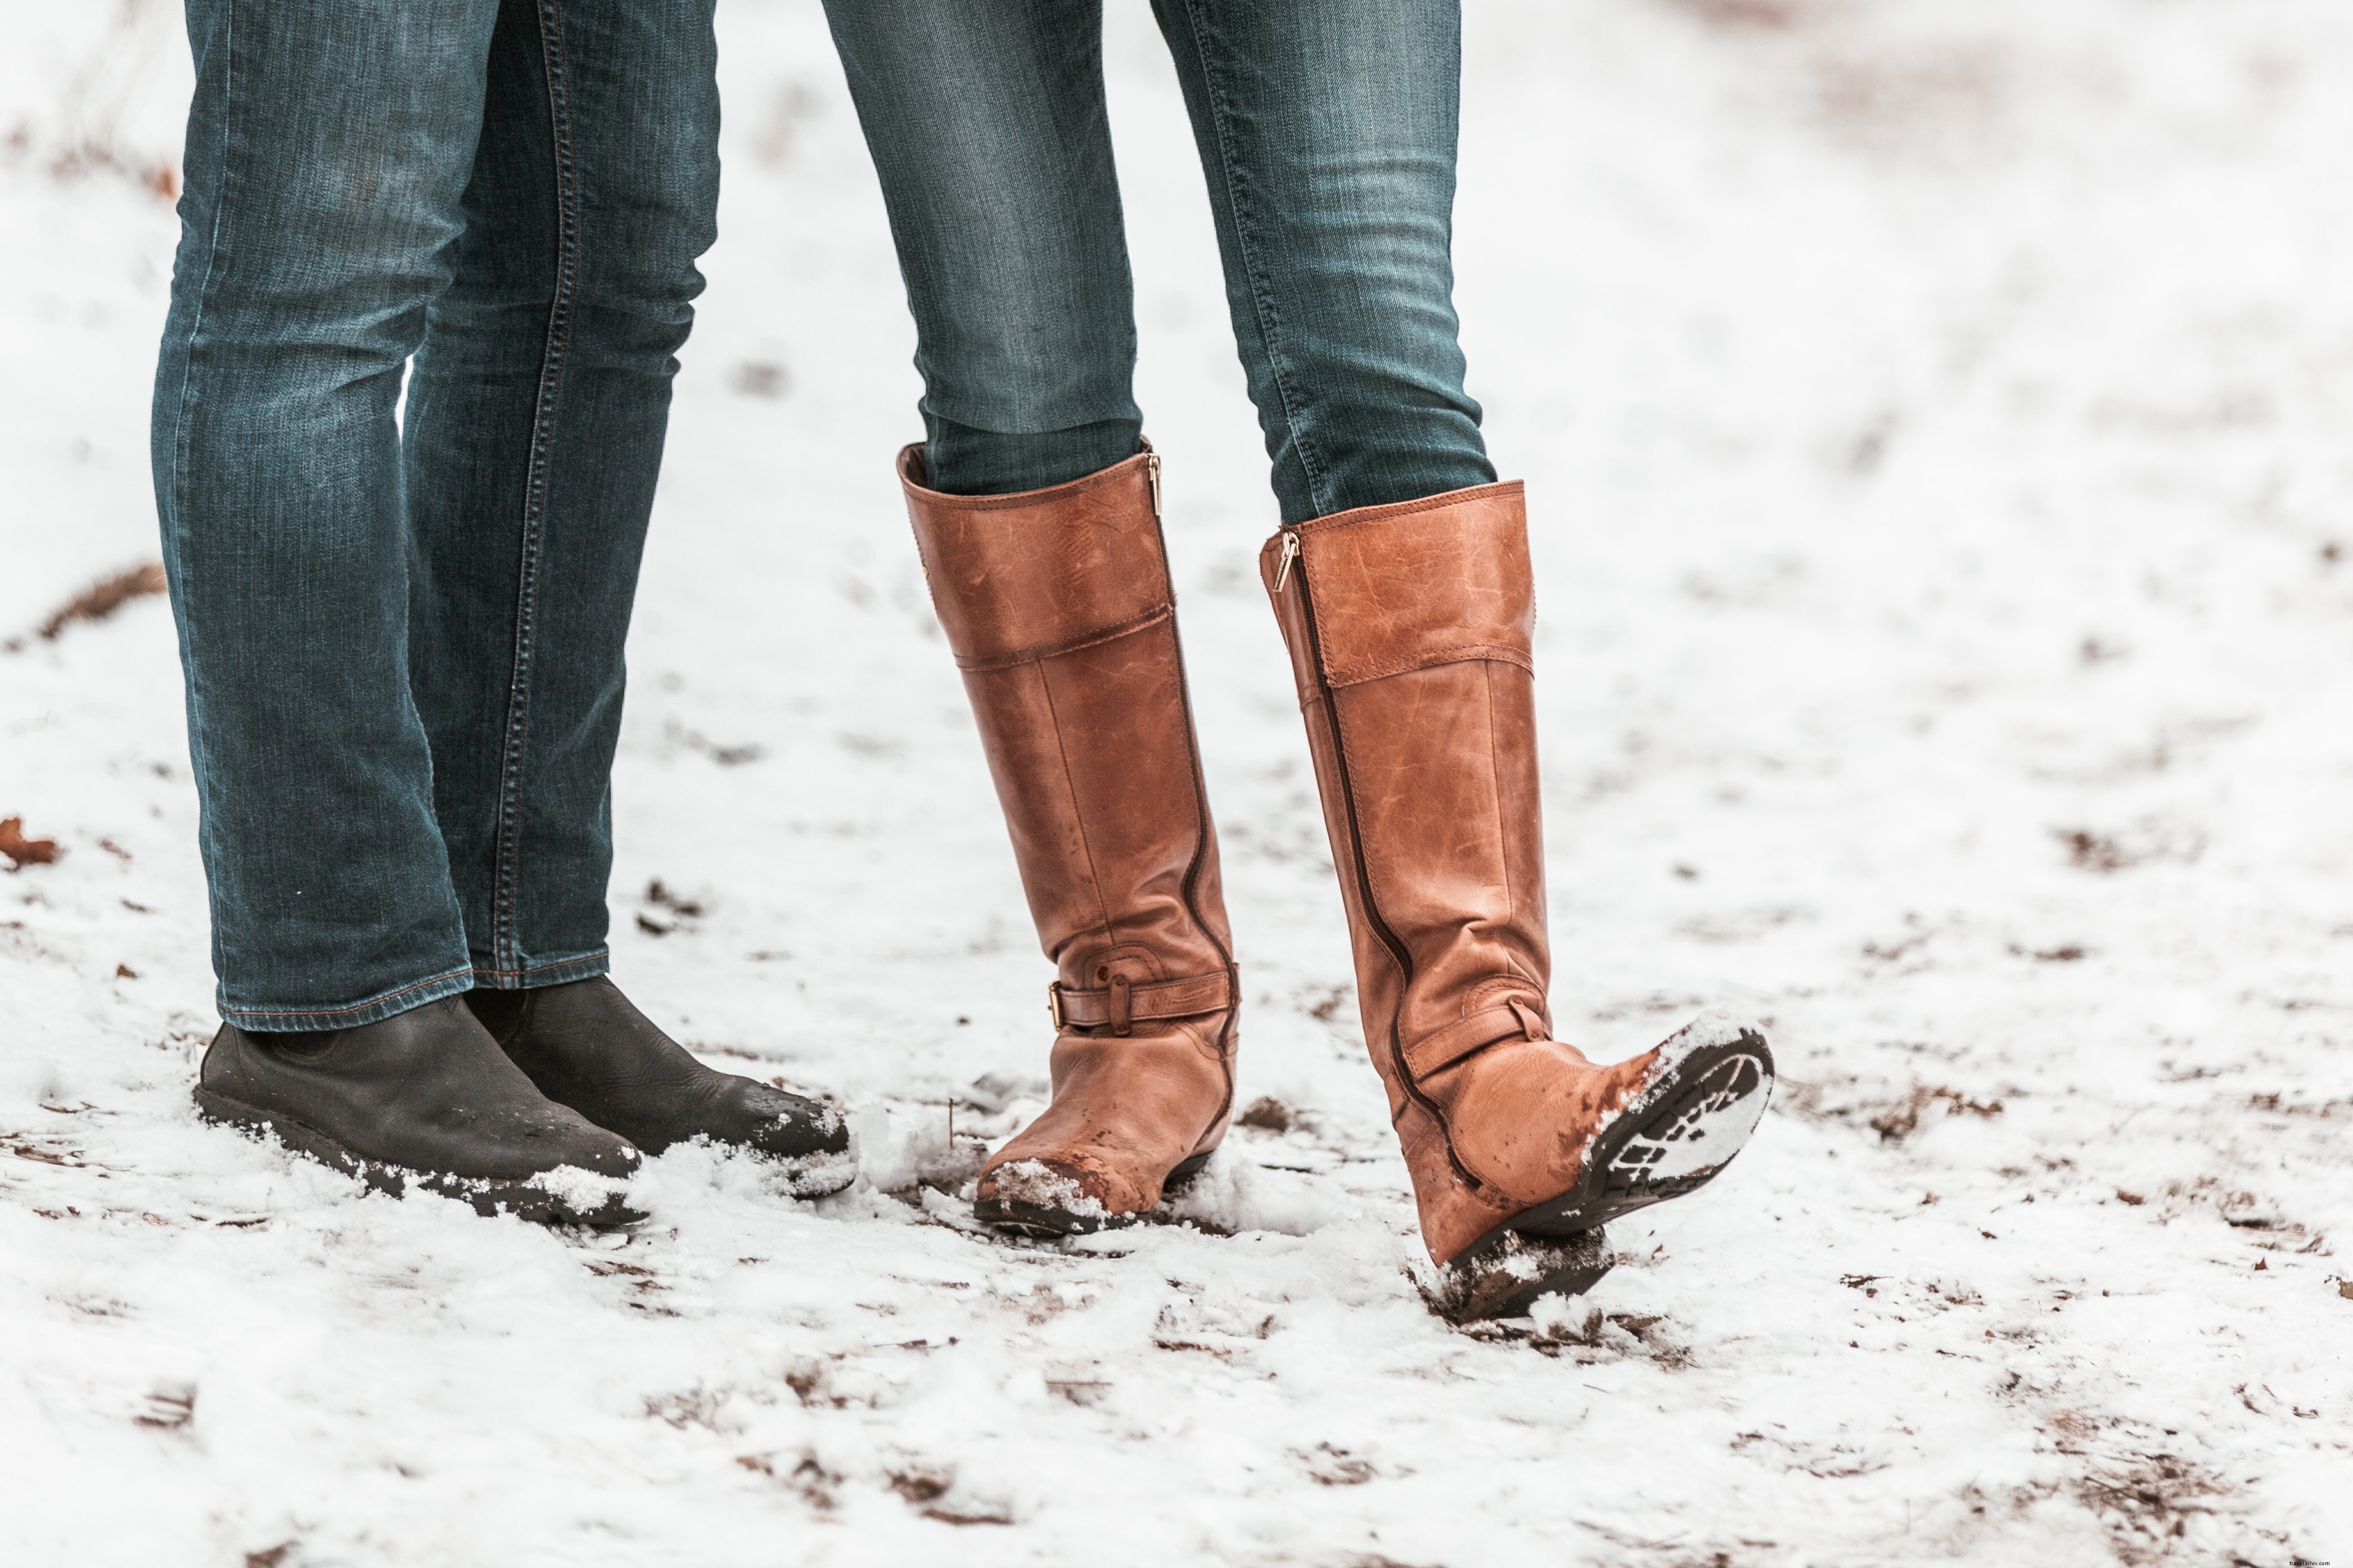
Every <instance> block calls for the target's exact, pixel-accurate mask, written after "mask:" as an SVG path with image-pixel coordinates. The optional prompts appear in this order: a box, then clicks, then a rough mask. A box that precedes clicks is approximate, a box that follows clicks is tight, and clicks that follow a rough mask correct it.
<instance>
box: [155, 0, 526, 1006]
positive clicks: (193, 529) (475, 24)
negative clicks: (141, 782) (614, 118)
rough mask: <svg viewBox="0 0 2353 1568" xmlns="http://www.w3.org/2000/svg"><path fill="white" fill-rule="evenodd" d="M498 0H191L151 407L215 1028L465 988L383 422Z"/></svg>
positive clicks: (462, 146) (472, 115)
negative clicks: (180, 167)
mask: <svg viewBox="0 0 2353 1568" xmlns="http://www.w3.org/2000/svg"><path fill="white" fill-rule="evenodd" d="M494 14H495V4H494V0H354V3H353V4H350V5H334V6H321V5H309V4H296V3H290V0H259V3H256V0H237V3H235V4H232V3H231V0H189V5H188V23H189V36H190V39H191V42H192V44H193V46H194V48H195V58H196V69H197V86H196V94H195V105H194V108H193V110H192V111H191V114H190V118H189V125H188V140H187V194H186V195H185V197H184V198H183V200H182V203H181V215H182V219H183V225H184V226H183V237H182V240H181V244H180V252H179V258H178V263H177V266H176V268H175V269H174V277H173V289H172V308H171V315H170V320H169V324H168V326H167V328H166V331H165V335H164V352H163V360H162V364H161V366H160V369H159V372H158V375H157V379H156V387H155V408H154V414H155V418H154V463H155V488H156V500H157V506H158V510H159V511H160V513H161V516H162V521H163V531H164V564H165V567H166V569H167V571H168V573H169V574H170V579H171V586H172V603H173V609H174V615H175V616H176V617H177V620H178V624H179V631H180V646H181V653H182V658H183V660H184V663H185V670H186V677H187V689H188V717H189V747H190V752H191V754H192V756H193V758H194V760H195V772H196V784H197V791H198V798H199V800H200V802H201V805H202V810H203V826H202V846H203V851H204V858H205V869H206V877H207V879H208V880H209V883H210V887H211V893H212V916H213V952H214V964H215V968H216V971H217V973H218V975H219V980H220V1010H221V1014H222V1016H224V1017H226V1018H227V1019H229V1020H230V1021H231V1022H233V1023H236V1024H239V1025H242V1026H247V1027H249V1028H254V1029H259V1030H265V1031H267V1030H272V1029H277V1030H298V1029H317V1028H331V1027H338V1026H345V1025H357V1024H364V1023H368V1022H370V1021H373V1020H375V1019H379V1018H384V1017H387V1016H391V1015H392V1014H395V1013H397V1012H400V1011H401V1010H403V1009H405V1008H408V1007H413V1006H416V1005H419V1004H421V1003H424V1002H427V1001H429V1000H431V999H432V998H434V997H436V996H440V995H447V994H451V993H454V992H458V991H462V990H464V989H465V988H466V987H467V986H468V985H469V984H471V973H472V967H473V966H472V964H471V963H470V960H469V959H468V956H467V952H466V942H465V934H464V931H463V929H462V927H461V926H460V924H459V912H458V908H457V904H456V901H455V900H454V899H452V897H451V896H450V891H449V877H448V864H447V860H446V858H445V855H444V852H443V847H442V841H441V836H440V833H439V830H438V827H437V826H435V821H434V815H433V804H432V784H431V779H432V763H431V760H430V756H429V752H428V748H427V742H426V735H425V730H424V727H423V725H422V724H420V723H419V722H418V720H417V710H416V708H415V706H414V704H413V702H412V701H411V699H410V696H409V686H408V657H407V624H406V623H407V614H408V601H407V584H406V541H405V530H404V523H403V518H402V504H401V476H400V467H399V462H398V453H397V449H396V428H395V418H394V409H395V405H396V403H397V402H398V399H399V395H400V378H401V371H402V367H403V365H404V364H405V363H406V361H407V359H408V357H409V355H410V353H412V352H414V350H415V349H416V347H417V343H418V342H420V341H422V339H423V337H424V333H425V314H426V309H427V305H428V304H429V303H430V301H431V300H433V299H434V297H435V296H436V295H437V294H438V293H439V292H440V290H441V289H442V288H443V287H445V286H446V284H447V282H448V256H449V251H450V247H451V245H452V242H453V241H454V240H455V239H456V237H457V236H458V233H459V227H460V226H461V224H462V221H463V220H462V218H461V216H460V213H459V193H460V192H461V191H462V190H463V188H464V186H465V182H466V174H467V170H468V169H469V167H470V165H471V163H472V162H473V156H474V142H475V137H476V133H477V131H478V129H479V126H480V114H481V103H482V95H483V61H484V59H485V58H486V57H487V54H488V46H489V39H490V33H491V20H492V17H493V16H494Z"/></svg>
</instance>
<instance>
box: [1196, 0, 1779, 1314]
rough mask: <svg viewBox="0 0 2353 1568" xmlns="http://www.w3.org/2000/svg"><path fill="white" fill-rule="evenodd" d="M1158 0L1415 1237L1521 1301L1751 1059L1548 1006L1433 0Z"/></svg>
mask: <svg viewBox="0 0 2353 1568" xmlns="http://www.w3.org/2000/svg"><path fill="white" fill-rule="evenodd" d="M1155 5H1157V8H1158V11H1159V14H1160V16H1161V19H1162V26H1163V28H1164V30H1165V31H1166V34H1167V36H1168V37H1169V38H1170V40H1171V43H1172V46H1173V47H1174V48H1175V49H1176V57H1177V61H1178V74H1179V76H1180V78H1181V79H1183V80H1184V82H1185V84H1186V90H1187V99H1188V103H1189V106H1190V108H1191V110H1192V112H1193V118H1194V123H1195V126H1196V130H1197V132H1198V137H1199V140H1200V142H1201V147H1202V155H1203V161H1204V163H1206V164H1207V165H1208V171H1209V178H1210V185H1211V190H1212V195H1213V204H1212V205H1214V206H1215V207H1216V209H1217V211H1218V214H1219V238H1220V242H1221V245H1222V247H1223V252H1224V257H1225V261H1226V268H1227V276H1228V292H1229V300H1230V301H1231V303H1232V307H1233V315H1234V321H1235V328H1236V332H1237V335H1238V338H1239V340H1240V343H1241V346H1242V357H1243V361H1244V363H1245V364H1246V365H1247V366H1248V367H1249V371H1250V387H1251V392H1252V395H1254V397H1255V398H1256V400H1257V402H1258V405H1259V411H1260V417H1261V423H1262V425H1263V426H1264V427H1265V430H1266V434H1267V446H1268V450H1269V452H1270V453H1271V455H1272V457H1273V458H1274V468H1275V490H1276V493H1277V495H1278V497H1279V498H1280V500H1281V502H1282V511H1283V516H1284V519H1285V521H1286V523H1287V524H1288V526H1286V527H1285V528H1284V530H1283V531H1282V532H1281V533H1280V534H1279V535H1277V537H1276V538H1275V539H1274V540H1272V541H1270V542H1269V543H1268V546H1267V548H1266V550H1265V552H1264V553H1263V555H1262V557H1261V562H1262V570H1263V573H1264V577H1265V582H1266V585H1267V588H1268V591H1269V593H1270V594H1271V595H1272V598H1273V602H1274V607H1275V612H1276V616H1277V617H1278V619H1279V620H1280V622H1281V624H1282V630H1283V635H1284V639H1285V641H1286V642H1287V643H1288V644H1289V645H1290V647H1291V651H1292V658H1293V669H1294V674H1295V676H1296V678H1297V681H1298V686H1299V693H1300V703H1301V709H1302V711H1303V714H1304V715H1305V718H1306V721H1307V729H1308V737H1309V743H1310V750H1311V752H1313V753H1314V761H1315V770H1316V779H1317V784H1318V786H1319V789H1320V792H1321V794H1322V795H1323V798H1324V820H1325V825H1326V826H1327V827H1328V828H1329V830H1330V835H1331V839H1332V849H1333V861H1334V864H1335V867H1336V868H1338V870H1339V875H1340V881H1341V896H1342V902H1343V904H1344V906H1345V910H1346V911H1347V915H1348V923H1349V927H1350V932H1351V936H1352V938H1353V941H1354V947H1355V955H1356V977H1357V1001H1358V1006H1359V1009H1360V1011H1361V1013H1362V1016H1363V1020H1364V1026H1365V1035H1366V1045H1367V1047H1369V1048H1370V1050H1371V1053H1372V1057H1373V1060H1374V1064H1375V1066H1376V1068H1377V1069H1378V1071H1379V1072H1380V1075H1381V1078H1382V1080H1383V1082H1384V1084H1385V1085H1386V1086H1387V1088H1388V1093H1389V1105H1390V1110H1391V1114H1392V1117H1393V1119H1394V1120H1395V1121H1396V1122H1397V1127H1398V1137H1399V1141H1400V1142H1402V1144H1403V1145H1404V1149H1405V1154H1406V1163H1407V1168H1408V1170H1409V1172H1410V1173H1411V1175H1412V1179H1413V1184H1414V1190H1415V1195H1416V1198H1417V1200H1418V1202H1419V1210H1420V1217H1421V1226H1422V1236H1423V1239H1424V1241H1425V1242H1426V1243H1427V1245H1428V1247H1429V1248H1430V1256H1431V1257H1432V1258H1433V1259H1435V1260H1436V1261H1438V1262H1439V1263H1440V1264H1441V1265H1461V1266H1462V1267H1461V1268H1456V1269H1454V1270H1453V1271H1452V1273H1451V1277H1450V1286H1451V1300H1448V1301H1446V1302H1445V1303H1443V1305H1444V1307H1445V1309H1446V1310H1451V1311H1454V1312H1456V1313H1458V1314H1461V1315H1484V1314H1488V1313H1494V1312H1501V1311H1510V1310H1522V1309H1524V1308H1525V1305H1526V1304H1527V1303H1528V1302H1529V1301H1530V1300H1533V1299H1534V1298H1535V1296H1536V1295H1537V1294H1539V1293H1541V1292H1543V1291H1546V1290H1567V1291H1571V1292H1574V1291H1577V1290H1580V1289H1584V1288H1585V1287H1586V1286H1587V1285H1588V1284H1590V1283H1591V1282H1592V1280H1593V1279H1596V1278H1598V1277H1599V1273H1600V1271H1601V1270H1603V1269H1605V1268H1607V1267H1608V1253H1607V1249H1606V1247H1602V1246H1601V1245H1599V1241H1598V1239H1597V1238H1596V1237H1595V1236H1594V1235H1593V1233H1594V1232H1596V1231H1597V1230H1598V1229H1599V1226H1601V1225H1602V1224H1603V1223H1604V1222H1605V1221H1607V1220H1608V1219H1609V1218H1610V1217H1612V1216H1614V1215H1618V1214H1621V1213H1625V1212H1628V1211H1630V1210H1632V1209H1636V1208H1639V1207H1641V1206H1642V1205H1645V1204H1648V1203H1652V1202H1656V1201H1658V1200H1660V1199H1662V1198H1667V1197H1674V1196H1678V1195H1681V1194H1684V1193H1687V1192H1690V1191H1691V1190H1693V1189H1694V1188H1695V1187H1697V1186H1699V1185H1700V1184H1703V1183H1704V1182H1706V1181H1707V1180H1708V1179H1709V1178H1711V1177H1712V1176H1714V1175H1715V1173H1716V1172H1718V1171H1720V1170H1722V1169H1723V1168H1724V1165H1725V1163H1726V1162H1728V1161H1729V1160H1730V1159H1731V1157H1732V1156H1733V1154H1734V1153H1736V1152H1737V1151H1738V1150H1739V1148H1740V1146H1741V1144H1742V1142H1744V1141H1745V1140H1746V1137H1747V1135H1748V1133H1749V1131H1751V1130H1752V1129H1753V1128H1754V1127H1755V1125H1756V1123H1757V1118H1758V1117H1759V1116H1760V1115H1761V1114H1762V1113H1763V1110H1764V1108H1765V1100H1766V1095H1767V1092H1768V1089H1769V1085H1770V1083H1771V1075H1772V1056H1771V1053H1770V1052H1769V1051H1768V1050H1767V1048H1766V1046H1765V1042H1764V1039H1763V1037H1761V1036H1760V1035H1758V1034H1757V1033H1756V1032H1754V1031H1753V1030H1749V1029H1746V1028H1745V1027H1743V1026H1737V1025H1731V1024H1727V1023H1725V1022H1723V1021H1713V1022H1708V1023H1704V1024H1702V1025H1699V1026H1694V1027H1693V1028H1691V1029H1687V1030H1685V1031H1684V1032H1683V1034H1681V1035H1679V1036H1677V1037H1675V1038H1674V1039H1673V1040H1671V1041H1669V1042H1668V1043H1667V1044H1666V1045H1664V1046H1662V1047H1659V1048H1658V1049H1657V1050H1655V1051H1652V1052H1650V1053H1648V1054H1647V1055H1645V1056H1642V1057H1640V1058H1636V1059H1635V1060H1633V1061H1630V1062H1626V1063H1621V1064H1619V1065H1618V1066H1615V1067H1610V1068H1598V1067H1595V1066H1594V1065H1593V1064H1591V1063H1589V1062H1588V1061H1587V1060H1586V1059H1585V1058H1584V1057H1583V1056H1582V1055H1581V1054H1580V1053H1578V1052H1577V1051H1576V1050H1574V1049H1573V1048H1571V1047H1567V1046H1565V1045H1562V1044H1560V1043H1559V1042H1558V1041H1556V1040H1554V1039H1553V1038H1552V1037H1551V1020H1550V1011H1549V1007H1548V1005H1547V1003H1546V989H1547V986H1548V984H1549V982H1550V979H1551V954H1550V949H1549V943H1548V942H1547V940H1546V930H1545V890H1544V886H1545V882H1544V849H1543V835H1542V809H1541V805H1540V803H1539V798H1538V784H1537V767H1536V749H1535V694H1534V688H1533V684H1532V681H1531V676H1530V671H1531V668H1532V665H1531V660H1530V653H1531V633H1532V629H1533V625H1534V620H1535V590H1534V581H1533V574H1532V572H1531V570H1530V566H1529V561H1528V546H1527V525H1526V521H1525V511H1524V510H1523V504H1522V498H1521V495H1520V487H1519V486H1517V485H1516V484H1514V485H1499V484H1495V483H1493V482H1492V481H1493V479H1494V473H1493V468H1491V467H1490V466H1489V465H1488V463H1487V459H1486V455H1485V453H1484V451H1483V449H1482V446H1481V443H1480V440H1479V435H1478V413H1479V411H1478V407H1477V405H1475V404H1472V402H1471V401H1470V399H1469V398H1468V397H1467V396H1466V395H1464V394H1463V392H1462V389H1461V375H1462V360H1461V353H1460V351H1459V350H1458V349H1457V347H1456V346H1455V322H1454V314H1453V309H1452V305H1451V301H1450V299H1449V295H1450V293H1451V279H1450V266H1449V261H1448V244H1449V231H1450V227H1451V207H1452V202H1453V183H1454V182H1453V161H1454V142H1455V100H1456V91H1457V75H1458V71H1459V47H1458V45H1459V37H1458V35H1459V22H1458V18H1457V15H1456V8H1455V5H1454V0H1302V3H1301V4H1297V5H1279V6H1260V5H1250V4H1249V3H1248V0H1155ZM1527 1238H1534V1239H1527Z"/></svg>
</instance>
